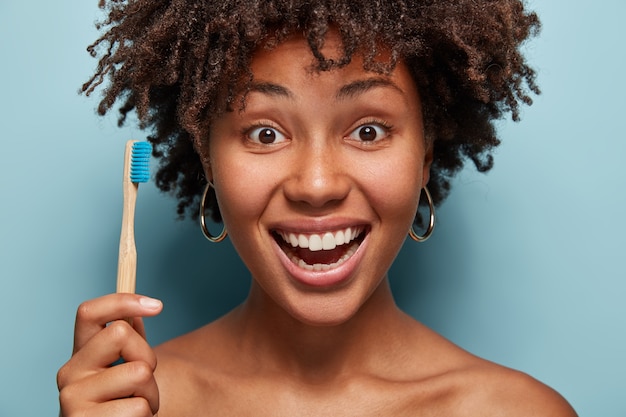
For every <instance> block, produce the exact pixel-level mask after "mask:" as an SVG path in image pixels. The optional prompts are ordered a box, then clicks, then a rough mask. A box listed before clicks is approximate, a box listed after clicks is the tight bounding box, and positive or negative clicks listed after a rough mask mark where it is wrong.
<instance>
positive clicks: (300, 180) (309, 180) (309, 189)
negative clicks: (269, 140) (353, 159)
mask: <svg viewBox="0 0 626 417" xmlns="http://www.w3.org/2000/svg"><path fill="white" fill-rule="evenodd" d="M293 161H294V166H293V169H292V174H291V175H290V176H289V178H288V179H287V180H286V181H285V183H284V187H283V189H284V194H285V196H286V198H287V199H288V200H289V201H292V202H295V203H304V204H306V205H307V206H309V207H312V208H316V209H319V208H326V207H329V206H334V205H336V204H339V203H340V202H341V201H343V200H344V199H345V198H346V197H347V196H348V194H349V192H350V188H351V182H350V176H349V175H348V172H349V168H348V166H347V165H346V163H345V161H343V158H342V157H341V151H340V150H338V149H336V148H333V147H330V146H325V145H323V144H316V145H314V146H301V147H300V149H298V151H297V155H296V156H295V157H294V159H293Z"/></svg>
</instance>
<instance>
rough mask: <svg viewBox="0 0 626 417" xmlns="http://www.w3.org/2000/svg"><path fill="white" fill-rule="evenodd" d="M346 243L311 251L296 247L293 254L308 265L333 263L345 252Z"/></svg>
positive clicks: (346, 248)
mask: <svg viewBox="0 0 626 417" xmlns="http://www.w3.org/2000/svg"><path fill="white" fill-rule="evenodd" d="M347 250H348V245H341V246H337V247H336V248H335V249H331V250H319V251H315V252H312V251H310V250H308V249H303V248H297V249H295V254H296V256H297V257H298V258H300V259H302V260H303V261H304V262H306V263H307V264H309V265H315V264H326V265H330V264H334V263H335V262H337V261H338V260H339V259H341V257H342V256H343V255H344V254H345V253H346V251H347Z"/></svg>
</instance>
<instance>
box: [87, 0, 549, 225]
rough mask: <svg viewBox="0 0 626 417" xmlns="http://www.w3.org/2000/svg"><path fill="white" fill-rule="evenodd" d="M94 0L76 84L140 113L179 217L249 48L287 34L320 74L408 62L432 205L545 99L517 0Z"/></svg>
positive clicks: (531, 29)
mask: <svg viewBox="0 0 626 417" xmlns="http://www.w3.org/2000/svg"><path fill="white" fill-rule="evenodd" d="M100 7H101V8H103V9H106V11H107V13H108V17H107V18H106V20H104V21H103V22H101V23H99V24H98V28H99V29H100V30H102V31H103V34H102V36H101V37H100V38H99V39H97V40H96V41H95V42H94V43H93V44H92V45H91V46H89V47H88V51H89V52H90V53H91V54H92V56H94V57H99V63H98V66H97V69H96V71H95V73H94V75H93V76H92V77H91V78H90V79H89V80H88V81H87V82H86V83H85V84H84V85H83V86H82V91H83V92H84V93H86V94H87V95H89V94H90V93H92V92H93V91H94V90H95V89H96V88H97V87H98V86H99V85H100V84H102V83H103V82H105V79H108V83H107V84H108V85H107V86H106V88H105V89H104V91H103V98H102V100H101V102H100V104H99V106H98V112H99V113H100V114H102V115H103V114H105V113H106V112H107V111H108V110H109V109H111V108H112V107H113V106H114V105H115V104H116V102H120V106H119V111H120V119H119V123H120V125H121V124H123V123H124V120H125V118H126V116H127V114H128V113H129V112H131V111H133V110H136V112H137V114H138V116H139V120H140V126H141V128H142V129H147V130H148V131H149V132H150V133H149V135H150V136H149V137H148V140H149V141H150V142H151V143H152V144H153V145H154V156H155V157H157V158H159V159H160V166H159V170H158V172H157V174H156V183H157V186H158V187H159V188H160V189H161V190H163V191H166V192H172V193H174V194H175V195H176V197H177V198H178V201H179V203H178V214H179V215H180V216H184V214H185V213H186V212H187V211H192V212H193V211H197V210H198V204H197V203H198V200H199V196H200V195H201V193H202V190H203V188H204V184H205V180H204V174H203V168H202V163H201V160H200V158H199V157H198V154H197V152H196V149H198V147H199V146H200V145H201V144H202V143H203V142H204V143H206V140H207V139H208V138H209V130H210V126H211V122H212V120H214V118H215V117H217V116H218V115H219V114H220V113H221V112H224V111H229V110H230V109H232V105H233V101H234V100H235V97H236V96H237V94H238V93H240V92H241V90H240V88H241V84H242V81H243V82H244V84H245V82H246V80H247V81H250V80H251V72H250V69H249V64H250V61H251V57H252V55H253V53H254V52H255V51H256V50H257V49H258V48H259V47H261V46H263V47H270V48H271V47H273V46H276V45H278V44H280V42H281V41H282V40H284V39H285V38H287V37H288V36H290V35H292V34H294V33H299V34H302V35H303V36H304V38H305V39H306V40H307V42H308V44H309V46H310V48H311V51H312V53H313V55H314V57H315V58H316V60H317V61H316V62H317V64H316V68H315V70H317V71H328V70H331V69H333V68H339V67H342V66H344V65H347V64H348V63H349V62H350V61H351V59H352V57H353V56H354V55H355V54H359V53H360V54H362V55H363V56H364V69H366V70H368V71H375V72H379V73H388V72H389V71H391V70H392V69H393V67H394V66H395V65H396V64H397V62H399V61H402V62H404V63H406V65H407V66H408V68H409V70H410V72H411V74H412V76H413V77H414V80H415V82H416V84H417V88H418V91H419V93H420V98H421V101H422V111H423V120H424V125H425V131H426V137H427V140H429V141H432V142H431V143H432V144H433V149H434V160H433V164H432V168H431V178H430V182H429V190H430V192H431V194H432V197H433V200H434V201H435V204H438V203H440V202H441V201H442V200H443V199H444V198H445V197H446V196H447V194H448V192H449V189H450V180H451V179H452V177H453V176H454V175H455V174H456V173H457V172H458V171H459V170H460V169H461V168H462V167H463V165H464V163H465V162H466V161H467V160H471V161H473V163H474V164H475V166H476V168H477V169H478V170H479V171H481V172H485V171H488V170H489V169H490V168H491V167H492V165H493V158H492V155H491V151H492V150H493V148H494V147H496V146H497V145H498V144H499V139H498V137H497V135H496V131H495V127H494V121H495V120H497V119H500V118H502V117H503V116H504V115H505V114H509V113H510V114H511V116H512V118H513V120H518V118H519V105H520V104H522V103H524V104H531V103H532V99H531V97H530V95H531V94H532V93H535V94H539V89H538V87H537V85H536V83H535V72H534V70H533V69H532V68H530V67H529V66H528V65H527V63H526V59H525V58H524V56H523V54H522V52H521V50H520V49H521V46H522V44H523V43H524V42H525V41H526V40H527V39H529V38H530V37H532V36H535V35H536V34H537V33H538V31H539V29H540V22H539V19H538V17H537V15H536V14H535V13H533V12H530V11H528V10H526V8H525V5H524V2H523V1H520V0H365V1H354V0H267V1H260V0H220V1H210V0H109V1H108V2H107V1H106V0H100ZM330 28H336V29H337V30H338V32H339V34H340V36H341V39H342V43H343V56H342V57H340V58H338V59H329V58H327V57H325V56H324V55H323V54H322V53H321V49H322V45H323V43H324V38H325V35H326V34H327V32H328V31H329V29H330ZM382 48H385V49H386V50H388V51H391V54H390V57H391V58H390V59H389V61H388V62H380V61H378V60H377V59H376V58H377V57H378V56H379V52H380V51H381V49H382ZM244 88H245V87H244ZM210 198H211V200H210V201H209V202H208V205H209V207H210V208H211V209H212V214H213V217H214V218H215V219H216V220H219V219H220V217H221V216H220V214H219V210H218V209H217V204H216V200H215V196H214V195H211V196H210Z"/></svg>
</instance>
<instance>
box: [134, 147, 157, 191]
mask: <svg viewBox="0 0 626 417" xmlns="http://www.w3.org/2000/svg"><path fill="white" fill-rule="evenodd" d="M150 154H152V145H150V143H148V142H135V143H133V151H132V154H131V159H130V180H131V181H132V182H135V183H136V182H148V181H149V180H150V167H149V165H150Z"/></svg>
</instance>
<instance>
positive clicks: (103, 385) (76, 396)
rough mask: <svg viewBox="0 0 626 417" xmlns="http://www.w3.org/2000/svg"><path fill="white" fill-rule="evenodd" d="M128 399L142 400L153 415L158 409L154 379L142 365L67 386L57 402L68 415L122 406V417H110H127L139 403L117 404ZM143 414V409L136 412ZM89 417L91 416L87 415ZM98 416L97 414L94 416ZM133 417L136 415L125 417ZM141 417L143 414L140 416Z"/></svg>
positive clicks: (123, 367)
mask: <svg viewBox="0 0 626 417" xmlns="http://www.w3.org/2000/svg"><path fill="white" fill-rule="evenodd" d="M129 398H139V399H143V402H144V403H145V404H146V405H147V406H148V407H147V408H148V410H149V411H150V412H151V414H149V415H153V414H155V413H156V412H157V411H158V409H159V390H158V387H157V383H156V380H155V379H154V374H153V370H152V369H151V367H150V366H149V365H148V364H146V363H145V362H141V361H135V362H128V363H125V364H122V365H119V366H115V367H113V368H109V369H107V370H106V371H104V372H99V373H96V374H93V375H90V376H88V377H87V378H84V379H83V380H81V381H80V382H79V383H76V384H72V385H69V386H67V387H65V388H64V389H63V390H61V393H60V401H61V405H62V407H63V408H64V409H66V410H68V411H72V409H74V410H86V409H90V412H91V409H94V410H95V409H98V407H97V406H96V405H97V404H102V403H109V402H113V403H116V404H117V406H118V407H121V406H122V405H123V404H125V405H124V408H123V410H124V413H122V414H109V415H116V416H117V415H127V414H126V413H129V412H130V411H131V410H134V408H133V407H131V406H130V405H129V404H134V405H135V406H137V405H139V404H141V401H139V402H132V403H128V402H127V403H123V402H120V400H123V399H129ZM139 409H140V410H142V408H141V407H140V408H139ZM89 415H90V416H91V414H89ZM96 415H98V414H96ZM104 415H107V414H104ZM128 415H133V416H134V415H135V414H128ZM140 415H143V414H140Z"/></svg>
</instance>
